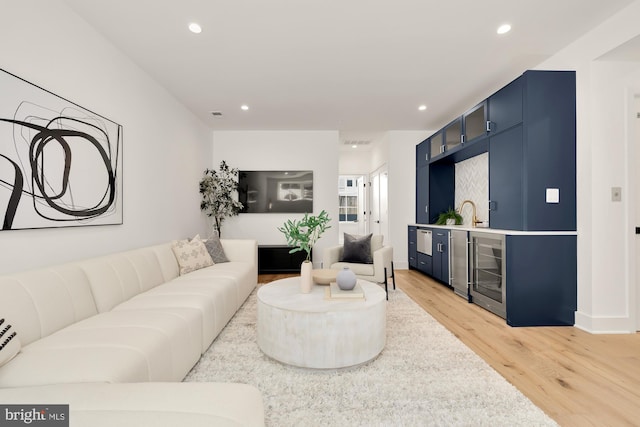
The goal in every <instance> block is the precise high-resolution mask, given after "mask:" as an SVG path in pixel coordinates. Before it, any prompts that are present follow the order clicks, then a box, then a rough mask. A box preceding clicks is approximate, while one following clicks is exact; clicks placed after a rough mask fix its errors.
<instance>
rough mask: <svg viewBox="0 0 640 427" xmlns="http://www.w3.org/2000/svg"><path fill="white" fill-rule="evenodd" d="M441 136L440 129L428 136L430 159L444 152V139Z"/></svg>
mask: <svg viewBox="0 0 640 427" xmlns="http://www.w3.org/2000/svg"><path fill="white" fill-rule="evenodd" d="M442 136H443V135H442V131H439V132H437V133H435V134H433V135H432V136H431V138H429V148H430V151H429V153H430V158H431V159H434V158H436V157H438V156H441V155H442V154H443V153H444V140H443V139H442Z"/></svg>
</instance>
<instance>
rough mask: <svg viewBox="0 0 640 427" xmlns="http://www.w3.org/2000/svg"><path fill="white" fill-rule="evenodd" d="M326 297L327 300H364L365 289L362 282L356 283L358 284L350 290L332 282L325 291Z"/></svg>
mask: <svg viewBox="0 0 640 427" xmlns="http://www.w3.org/2000/svg"><path fill="white" fill-rule="evenodd" d="M324 299H326V300H342V301H345V300H351V301H353V300H364V299H365V298H364V291H363V290H362V286H360V283H356V286H355V287H354V288H353V289H352V290H350V291H343V290H342V289H340V288H339V287H338V284H337V283H336V282H331V283H330V284H329V286H328V287H327V288H326V289H325V291H324Z"/></svg>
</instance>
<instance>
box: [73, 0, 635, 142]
mask: <svg viewBox="0 0 640 427" xmlns="http://www.w3.org/2000/svg"><path fill="white" fill-rule="evenodd" d="M65 1H66V3H68V4H69V6H70V7H71V8H72V9H73V10H75V11H76V12H77V13H78V14H79V15H80V16H81V17H83V18H84V19H85V20H86V21H87V22H88V23H89V24H90V25H91V26H92V27H94V28H95V29H96V30H97V31H99V32H100V33H102V34H103V35H104V36H105V37H106V38H107V39H108V40H110V41H111V42H112V43H113V44H114V45H115V46H116V47H117V48H119V49H120V50H122V51H123V52H124V53H125V54H126V55H128V56H129V57H130V58H131V59H132V60H133V61H135V62H136V63H137V64H138V65H139V66H140V67H141V68H142V69H144V70H145V71H146V72H147V73H149V74H150V75H151V76H152V77H153V78H154V79H156V80H157V81H158V82H159V83H160V84H161V85H162V86H164V87H165V88H166V89H167V90H168V91H169V92H171V93H172V94H173V95H174V96H175V97H176V98H177V99H179V100H180V101H181V102H182V103H184V105H186V106H187V107H188V108H189V109H190V110H191V111H193V113H195V114H196V115H198V116H199V117H201V118H202V120H203V121H205V122H206V123H207V124H208V125H210V126H211V128H212V129H216V130H221V129H233V130H271V129H273V130H275V129H278V130H294V129H306V130H323V129H333V130H340V131H351V132H356V131H367V132H372V133H373V134H374V135H375V133H376V132H377V133H379V132H384V131H386V130H400V129H405V130H414V129H415V130H420V129H425V130H426V129H437V128H439V127H441V126H442V125H444V124H446V121H448V120H449V119H451V118H453V117H454V116H455V115H458V114H460V113H462V112H463V111H464V110H466V109H467V108H469V107H471V106H473V105H474V104H475V103H477V102H479V101H480V100H482V99H484V98H485V97H487V96H488V95H490V94H491V93H492V92H494V91H495V90H497V89H498V88H499V87H501V86H503V85H504V84H506V83H508V82H509V81H511V80H512V79H514V78H515V77H516V76H518V75H519V74H521V73H522V72H523V71H524V70H526V69H527V68H531V67H534V66H536V65H537V64H539V63H540V62H541V61H543V60H544V59H545V58H548V57H549V56H551V55H553V54H554V53H556V52H557V51H558V50H560V49H561V48H562V47H564V46H566V45H567V44H569V43H570V42H572V41H573V40H575V39H576V38H578V37H579V36H581V35H582V34H584V33H585V32H587V31H588V30H590V29H591V28H593V27H594V26H595V25H597V24H598V23H600V22H602V21H603V20H605V19H606V18H608V17H609V16H611V15H613V14H614V13H615V12H617V11H619V10H620V9H621V8H623V7H624V6H626V5H628V4H630V3H632V0H606V1H605V0H482V1H477V0H457V1H447V0H341V1H338V0H269V1H266V0H161V1H158V0H65ZM192 21H195V22H198V23H199V24H200V25H201V26H202V28H203V31H202V33H201V34H199V35H196V34H192V33H190V32H189V31H188V29H187V25H188V24H189V23H190V22H192ZM504 22H508V23H510V24H511V25H512V26H513V30H512V31H511V32H510V33H508V34H506V35H502V36H499V35H497V34H496V28H497V27H498V26H499V25H500V24H502V23H504ZM242 104H247V105H249V107H250V109H249V110H248V111H241V110H240V105H242ZM420 104H426V105H427V106H428V109H427V110H426V111H423V112H420V111H418V109H417V107H418V106H419V105H420ZM211 111H221V112H222V113H223V115H222V117H219V118H214V117H213V116H211V114H210V112H211ZM352 135H355V133H352ZM363 135H365V134H363ZM364 138H366V137H364Z"/></svg>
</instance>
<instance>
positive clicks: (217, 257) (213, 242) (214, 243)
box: [204, 233, 229, 264]
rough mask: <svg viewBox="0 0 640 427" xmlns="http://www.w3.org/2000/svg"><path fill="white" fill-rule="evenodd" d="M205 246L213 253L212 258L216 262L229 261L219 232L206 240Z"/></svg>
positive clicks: (210, 253)
mask: <svg viewBox="0 0 640 427" xmlns="http://www.w3.org/2000/svg"><path fill="white" fill-rule="evenodd" d="M204 246H205V247H206V248H207V252H209V255H211V259H212V260H213V262H214V264H220V263H223V262H229V259H228V258H227V255H226V254H225V253H224V248H223V247H222V243H220V238H219V237H218V234H217V233H214V234H213V236H212V237H209V238H208V239H207V241H206V242H204Z"/></svg>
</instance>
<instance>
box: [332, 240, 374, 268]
mask: <svg viewBox="0 0 640 427" xmlns="http://www.w3.org/2000/svg"><path fill="white" fill-rule="evenodd" d="M371 236H373V234H369V235H367V236H357V235H353V234H349V233H344V246H343V250H342V258H341V259H340V261H342V262H355V263H358V264H373V257H372V256H371Z"/></svg>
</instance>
